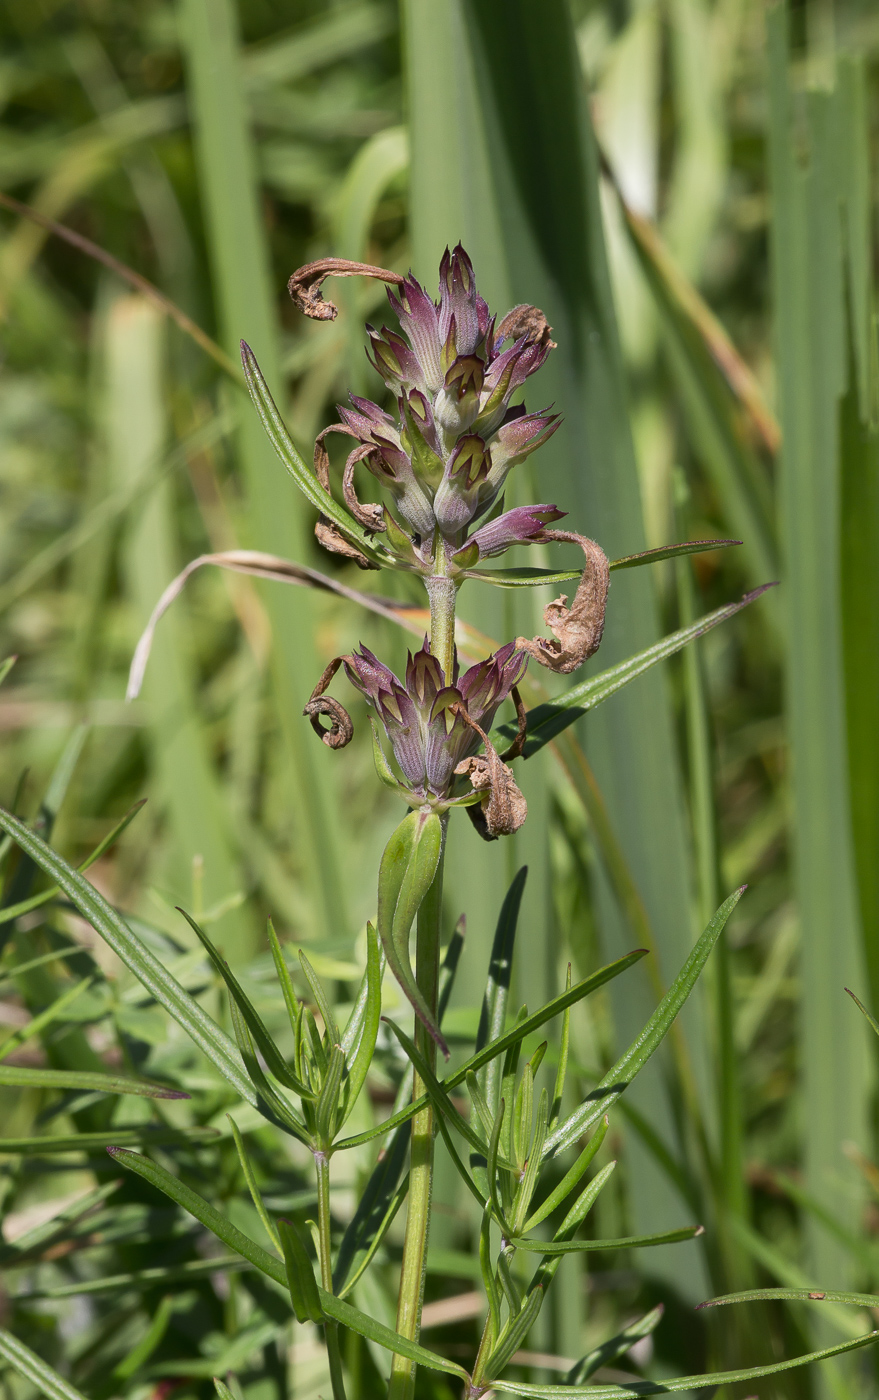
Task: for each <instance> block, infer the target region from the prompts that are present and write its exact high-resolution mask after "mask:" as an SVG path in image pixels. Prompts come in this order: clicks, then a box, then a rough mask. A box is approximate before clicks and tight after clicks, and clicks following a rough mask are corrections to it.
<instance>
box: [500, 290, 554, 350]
mask: <svg viewBox="0 0 879 1400" xmlns="http://www.w3.org/2000/svg"><path fill="white" fill-rule="evenodd" d="M495 334H496V336H497V338H498V339H500V340H518V339H519V338H520V336H523V335H527V337H528V339H529V340H533V341H536V342H537V343H538V344H539V345H545V346H548V348H549V349H550V350H555V348H556V343H555V341H554V340H553V339H552V338H551V337H552V326H551V325H550V324H549V322H548V321H547V319H546V317H545V316H544V314H543V312H542V311H541V309H540V307H539V306H529V305H528V303H527V302H524V301H523V302H520V303H519V305H518V306H514V307H513V309H512V311H508V312H507V314H506V316H505V317H504V319H503V320H502V321H501V323H500V325H499V326H498V328H497V331H496V332H495Z"/></svg>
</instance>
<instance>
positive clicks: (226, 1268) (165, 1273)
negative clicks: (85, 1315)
mask: <svg viewBox="0 0 879 1400" xmlns="http://www.w3.org/2000/svg"><path fill="white" fill-rule="evenodd" d="M114 1184H115V1185H118V1184H119V1183H118V1182H116V1183H114ZM249 1267H250V1265H249V1264H248V1263H247V1260H246V1259H242V1258H241V1256H240V1255H238V1254H229V1255H223V1256H217V1257H215V1258H211V1259H190V1260H188V1261H187V1262H186V1263H185V1264H172V1265H170V1266H168V1267H163V1266H157V1267H156V1268H152V1269H135V1270H133V1271H132V1272H131V1273H127V1274H105V1275H104V1276H103V1277H101V1278H89V1279H79V1280H78V1281H77V1282H76V1283H65V1284H62V1285H60V1286H59V1287H58V1288H35V1289H33V1290H32V1291H31V1292H29V1293H19V1294H17V1295H16V1298H17V1300H18V1301H20V1302H27V1301H28V1300H30V1299H35V1298H75V1297H78V1296H79V1294H80V1293H82V1294H92V1293H114V1294H117V1295H118V1294H119V1293H123V1292H125V1291H126V1290H127V1289H130V1288H142V1289H151V1288H158V1287H162V1286H164V1285H165V1284H166V1283H183V1284H185V1283H186V1282H187V1281H188V1280H191V1279H200V1278H204V1277H205V1276H206V1275H208V1274H217V1273H240V1272H241V1271H242V1270H243V1269H247V1268H249Z"/></svg>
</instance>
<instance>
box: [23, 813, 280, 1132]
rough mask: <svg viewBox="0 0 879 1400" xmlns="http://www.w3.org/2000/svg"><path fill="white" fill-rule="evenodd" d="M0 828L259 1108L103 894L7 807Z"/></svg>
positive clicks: (195, 1013)
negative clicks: (53, 881) (44, 873)
mask: <svg viewBox="0 0 879 1400" xmlns="http://www.w3.org/2000/svg"><path fill="white" fill-rule="evenodd" d="M0 829H2V830H3V831H5V832H7V833H8V834H9V835H10V836H11V837H12V838H13V840H14V841H15V842H16V843H17V844H18V845H19V846H20V847H21V849H22V850H23V851H24V852H25V853H26V854H27V855H29V856H30V857H31V859H32V860H33V861H34V863H35V864H36V865H38V866H39V867H40V869H41V870H44V871H45V872H46V874H47V875H50V876H51V877H52V878H53V879H54V880H55V881H56V882H57V884H58V885H59V886H60V888H61V889H62V890H63V891H64V893H65V894H66V895H67V896H68V898H69V899H70V900H71V902H72V903H73V904H74V905H75V906H76V908H77V909H78V910H79V912H80V914H82V916H83V918H84V919H87V920H88V922H89V923H90V924H91V926H92V928H94V929H95V931H96V932H97V933H99V934H100V935H101V937H102V938H103V939H104V941H105V942H106V943H107V944H109V946H110V947H111V948H112V949H113V951H114V953H116V954H117V956H118V957H119V958H120V959H121V961H122V962H123V963H124V964H125V966H126V967H127V968H128V969H129V970H130V971H131V972H133V973H134V975H135V977H136V978H137V979H138V981H139V982H140V983H141V985H142V986H144V987H146V989H147V991H149V992H151V993H152V995H153V996H154V997H155V999H156V1001H157V1002H159V1004H160V1005H161V1006H164V1008H165V1010H166V1011H167V1012H168V1013H169V1014H170V1015H171V1016H173V1018H174V1020H175V1021H177V1023H178V1024H179V1025H180V1026H182V1027H183V1029H184V1030H185V1031H186V1033H187V1035H188V1036H189V1037H190V1039H192V1040H193V1041H194V1042H195V1044H196V1045H197V1046H198V1047H199V1049H200V1050H202V1051H204V1053H205V1055H207V1057H208V1059H209V1060H211V1061H212V1063H213V1064H214V1065H216V1067H217V1069H218V1070H219V1071H220V1073H221V1074H222V1075H223V1076H224V1077H225V1078H226V1079H227V1080H228V1081H229V1083H230V1084H231V1085H232V1086H233V1088H234V1089H235V1090H236V1091H237V1092H238V1093H239V1094H240V1095H241V1097H242V1098H243V1099H244V1100H245V1101H246V1102H247V1103H249V1104H252V1105H253V1106H254V1107H255V1106H256V1094H255V1093H254V1090H253V1086H252V1085H251V1083H250V1081H249V1080H248V1078H247V1075H246V1074H245V1073H244V1067H243V1065H242V1063H241V1060H240V1057H239V1055H238V1054H237V1052H236V1050H235V1047H234V1045H233V1044H232V1042H231V1040H230V1039H229V1037H228V1036H227V1035H226V1034H225V1032H224V1031H222V1030H221V1029H220V1027H219V1026H218V1025H217V1023H216V1021H214V1020H213V1019H212V1018H211V1017H210V1016H209V1015H208V1014H207V1012H206V1011H204V1010H203V1009H202V1008H201V1007H200V1006H199V1004H198V1002H197V1001H195V999H194V998H193V997H191V996H190V995H189V993H188V992H187V991H185V990H184V988H183V987H181V985H180V983H179V982H178V981H177V980H176V978H175V977H173V976H172V975H171V973H170V972H168V971H167V969H166V968H165V967H164V966H163V965H162V963H161V962H160V961H159V959H158V958H157V957H156V956H155V954H154V953H153V952H152V951H151V950H150V949H149V948H148V947H147V946H146V944H145V943H143V942H141V940H140V939H139V938H137V937H136V936H135V934H133V933H132V931H131V929H130V928H129V927H128V925H127V924H126V923H125V921H124V919H122V918H121V917H120V915H119V914H118V913H117V912H116V910H115V909H114V908H113V906H112V905H111V904H108V903H107V901H106V900H105V899H104V897H103V895H101V894H99V893H98V891H97V890H96V889H95V888H94V886H93V885H90V884H89V882H88V880H86V879H84V878H83V876H82V875H80V874H79V872H78V871H77V870H74V869H73V867H72V866H70V865H68V864H67V862H66V861H65V860H63V859H62V858H61V856H59V855H58V854H57V852H56V851H53V850H52V848H51V846H47V845H46V843H45V841H43V840H41V838H40V837H39V836H37V834H36V833H35V832H33V831H31V830H30V829H29V828H28V827H26V826H25V825H24V823H23V822H20V821H19V820H18V819H17V818H16V817H13V816H12V815H11V814H10V813H9V812H6V811H4V810H3V808H0Z"/></svg>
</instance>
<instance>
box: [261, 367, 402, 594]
mask: <svg viewBox="0 0 879 1400" xmlns="http://www.w3.org/2000/svg"><path fill="white" fill-rule="evenodd" d="M241 363H242V364H243V366H244V374H245V378H246V379H247V387H248V389H249V390H250V396H251V398H252V399H253V402H254V404H255V405H256V411H257V413H258V414H259V416H260V418H261V419H262V425H263V427H264V428H265V430H266V434H267V436H268V439H269V441H270V442H271V444H272V447H273V448H274V449H275V451H276V452H277V454H278V456H279V457H280V459H281V461H282V462H283V464H284V466H285V467H286V468H287V471H288V472H289V473H290V475H291V476H292V478H293V480H294V481H295V482H296V485H297V486H298V487H299V490H300V491H301V492H302V494H303V495H304V496H305V497H306V499H307V500H308V501H309V502H310V503H311V505H313V506H314V507H315V509H316V510H318V511H320V513H321V514H322V515H326V516H329V518H330V519H331V520H332V521H333V523H334V524H335V525H337V526H338V528H339V529H340V530H341V532H342V534H343V535H344V536H345V538H346V539H347V540H350V541H351V543H352V544H355V545H356V546H357V548H358V549H359V550H360V551H361V553H363V554H365V555H366V557H367V559H371V560H372V561H373V563H375V564H378V565H380V566H381V565H383V566H384V567H385V568H393V567H394V560H393V558H392V557H391V555H389V554H388V553H387V551H386V550H384V549H377V548H376V546H375V543H374V541H373V538H372V536H371V535H369V534H368V533H367V532H366V530H364V529H363V527H362V525H358V523H357V521H356V520H355V519H354V517H353V516H351V515H349V514H348V512H347V511H346V510H345V509H344V508H343V507H342V506H340V505H338V504H337V503H336V501H334V500H333V497H332V496H330V495H329V494H328V493H327V492H326V491H324V489H323V487H322V486H321V484H320V482H319V481H318V479H317V477H316V476H315V474H314V472H313V471H311V470H310V469H309V468H308V466H307V465H306V463H305V462H304V461H303V459H302V457H300V455H299V453H298V452H297V450H296V447H295V445H294V442H293V439H292V438H291V436H290V434H289V433H288V431H287V425H286V423H285V422H284V420H283V418H282V417H281V415H280V413H279V412H278V408H277V405H276V403H275V401H274V399H273V398H272V395H271V393H270V391H269V386H268V385H267V384H266V382H265V380H264V379H263V376H262V373H261V372H260V368H259V365H258V364H257V362H256V357H255V356H254V353H253V351H252V350H251V348H250V346H249V345H247V344H246V342H245V341H243V340H242V342H241Z"/></svg>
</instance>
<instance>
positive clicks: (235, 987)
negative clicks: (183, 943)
mask: <svg viewBox="0 0 879 1400" xmlns="http://www.w3.org/2000/svg"><path fill="white" fill-rule="evenodd" d="M177 909H178V912H179V913H180V914H182V915H183V917H184V919H185V920H186V922H187V923H188V924H189V927H190V928H191V929H192V931H193V933H194V934H195V935H196V937H197V938H198V940H199V942H200V943H201V945H202V947H203V948H204V950H205V952H206V953H207V955H208V957H209V958H210V960H211V962H212V963H213V966H214V967H215V968H216V970H217V972H218V973H219V974H220V976H221V977H222V979H223V981H224V982H225V984H226V987H227V988H228V991H229V995H230V997H232V999H233V1001H234V1002H235V1005H236V1006H237V1007H238V1010H239V1012H240V1014H241V1018H242V1020H243V1021H244V1024H245V1025H246V1026H247V1029H248V1030H249V1031H250V1033H251V1035H252V1036H253V1038H254V1040H255V1041H256V1044H257V1046H258V1048H259V1051H260V1053H261V1055H262V1056H263V1059H264V1060H265V1062H266V1064H267V1065H268V1067H269V1070H270V1071H271V1073H272V1074H273V1075H274V1076H275V1078H276V1079H277V1080H279V1081H280V1082H281V1084H283V1085H284V1086H285V1087H286V1088H288V1089H292V1090H293V1092H294V1093H295V1094H298V1095H299V1096H300V1098H303V1099H310V1098H313V1097H314V1096H313V1094H312V1093H311V1090H310V1089H309V1088H308V1086H307V1085H305V1084H303V1083H302V1082H301V1080H299V1079H297V1078H296V1075H295V1074H293V1073H292V1072H291V1070H290V1069H289V1068H288V1066H287V1064H286V1063H285V1061H284V1058H283V1056H282V1055H281V1052H280V1050H279V1049H278V1047H277V1045H276V1044H275V1042H274V1041H273V1040H272V1037H271V1036H270V1035H269V1032H268V1030H267V1028H266V1025H265V1023H264V1021H263V1019H262V1017H261V1016H260V1014H259V1012H258V1011H257V1010H256V1008H255V1007H254V1005H253V1003H252V1002H251V1000H250V998H249V997H248V995H247V993H246V992H245V991H244V988H243V987H242V986H241V983H240V982H239V981H238V978H237V977H236V976H235V974H234V973H233V971H232V969H231V968H230V967H229V964H228V963H227V962H226V959H225V958H223V957H221V956H220V954H219V953H218V952H217V950H216V948H215V947H214V945H213V943H212V942H211V940H210V939H209V938H208V936H207V934H206V933H205V931H204V929H203V928H201V927H200V926H199V925H198V924H197V923H196V921H195V919H193V918H192V916H191V914H187V912H186V910H185V909H182V908H181V907H180V905H178V906H177Z"/></svg>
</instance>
